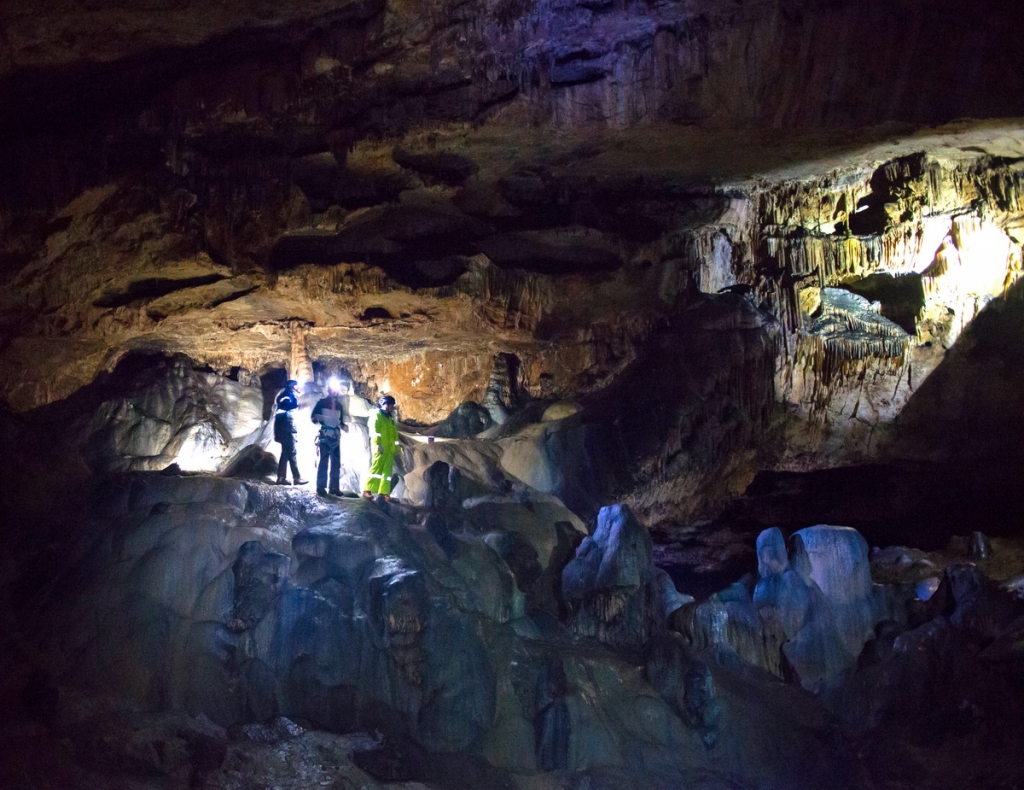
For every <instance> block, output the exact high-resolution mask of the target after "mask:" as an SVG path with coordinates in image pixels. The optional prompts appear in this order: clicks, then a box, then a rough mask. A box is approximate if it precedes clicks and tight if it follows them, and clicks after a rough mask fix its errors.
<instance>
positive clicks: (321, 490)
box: [316, 488, 334, 496]
mask: <svg viewBox="0 0 1024 790" xmlns="http://www.w3.org/2000/svg"><path fill="white" fill-rule="evenodd" d="M316 493H317V496H327V489H326V488H318V489H317V490H316ZM331 493H332V494H333V493H334V492H333V491H332V492H331Z"/></svg>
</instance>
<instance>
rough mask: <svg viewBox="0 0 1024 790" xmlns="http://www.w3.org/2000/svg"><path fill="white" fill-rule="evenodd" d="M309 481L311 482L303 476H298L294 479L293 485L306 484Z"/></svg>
mask: <svg viewBox="0 0 1024 790" xmlns="http://www.w3.org/2000/svg"><path fill="white" fill-rule="evenodd" d="M308 482H309V481H308V480H302V479H301V478H296V479H295V480H292V485H293V486H304V485H306V483H308Z"/></svg>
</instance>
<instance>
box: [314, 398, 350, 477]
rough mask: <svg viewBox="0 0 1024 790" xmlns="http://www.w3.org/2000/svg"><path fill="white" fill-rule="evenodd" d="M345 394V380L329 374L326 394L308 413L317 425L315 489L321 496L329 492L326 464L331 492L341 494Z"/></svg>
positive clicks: (346, 427)
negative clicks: (310, 412) (318, 427)
mask: <svg viewBox="0 0 1024 790" xmlns="http://www.w3.org/2000/svg"><path fill="white" fill-rule="evenodd" d="M343 389H344V390H345V391H344V392H342V390H343ZM347 394H348V382H345V381H340V380H339V379H336V378H331V379H330V380H329V381H328V382H327V397H326V398H321V399H320V400H318V401H317V403H316V406H314V407H313V413H312V414H311V415H310V419H312V420H313V422H315V423H318V424H319V425H320V435H319V436H317V438H316V443H317V447H318V448H319V450H320V463H319V464H318V465H317V468H316V492H317V493H318V494H319V495H320V496H323V495H324V494H326V493H328V489H327V475H328V467H329V468H330V480H331V483H330V485H331V488H330V493H331V494H332V495H333V496H341V485H340V482H341V432H342V431H348V425H346V424H345V409H344V407H343V406H342V398H341V396H342V395H347Z"/></svg>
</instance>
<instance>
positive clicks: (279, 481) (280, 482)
mask: <svg viewBox="0 0 1024 790" xmlns="http://www.w3.org/2000/svg"><path fill="white" fill-rule="evenodd" d="M277 485H279V486H286V485H288V481H287V480H285V479H284V478H283V477H279V478H277Z"/></svg>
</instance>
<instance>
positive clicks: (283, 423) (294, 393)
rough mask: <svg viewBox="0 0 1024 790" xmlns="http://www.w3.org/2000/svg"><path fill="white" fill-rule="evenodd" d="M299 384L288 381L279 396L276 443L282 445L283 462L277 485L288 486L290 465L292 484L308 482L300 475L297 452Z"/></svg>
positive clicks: (278, 466)
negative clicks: (296, 413) (295, 414)
mask: <svg viewBox="0 0 1024 790" xmlns="http://www.w3.org/2000/svg"><path fill="white" fill-rule="evenodd" d="M298 391H299V382H297V381H296V380H295V379H288V381H287V382H286V383H285V385H284V390H283V391H282V392H281V394H280V395H278V396H277V414H276V415H275V417H274V441H275V442H277V443H279V444H280V445H281V460H280V461H278V463H277V484H278V485H282V486H283V485H288V480H287V479H286V477H285V475H286V472H287V471H288V465H289V464H290V465H291V467H292V483H293V484H294V485H297V486H301V485H305V484H306V482H307V481H305V480H303V479H302V477H301V476H300V475H299V459H298V455H297V453H296V452H295V433H296V430H295V418H294V414H293V412H294V411H295V410H296V409H297V408H299V396H298Z"/></svg>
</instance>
